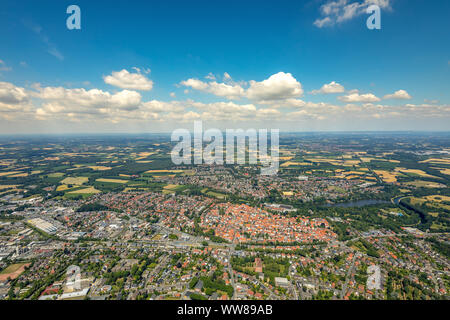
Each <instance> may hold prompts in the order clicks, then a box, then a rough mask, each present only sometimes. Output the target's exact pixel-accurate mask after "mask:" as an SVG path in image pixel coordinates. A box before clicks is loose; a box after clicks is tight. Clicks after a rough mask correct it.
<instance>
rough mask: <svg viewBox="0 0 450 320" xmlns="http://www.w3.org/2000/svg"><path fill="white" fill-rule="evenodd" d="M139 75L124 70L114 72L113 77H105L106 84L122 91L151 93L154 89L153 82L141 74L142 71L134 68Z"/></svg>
mask: <svg viewBox="0 0 450 320" xmlns="http://www.w3.org/2000/svg"><path fill="white" fill-rule="evenodd" d="M134 69H135V70H137V71H138V72H137V73H130V72H128V71H127V70H125V69H123V70H121V71H113V72H112V73H111V75H109V76H105V77H103V80H104V81H105V83H107V84H109V85H112V86H115V87H119V88H122V89H131V90H142V91H150V90H152V88H153V81H152V80H150V79H148V78H147V77H146V76H144V75H143V74H141V73H140V69H138V68H134Z"/></svg>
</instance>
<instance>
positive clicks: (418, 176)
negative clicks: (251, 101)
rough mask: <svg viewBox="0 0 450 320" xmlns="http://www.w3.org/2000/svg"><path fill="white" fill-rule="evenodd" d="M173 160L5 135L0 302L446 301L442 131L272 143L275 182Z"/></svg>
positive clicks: (155, 146)
mask: <svg viewBox="0 0 450 320" xmlns="http://www.w3.org/2000/svg"><path fill="white" fill-rule="evenodd" d="M172 148H173V143H171V142H170V139H169V136H164V135H147V136H133V135H126V136H100V135H97V136H67V137H58V138H57V137H39V138H31V137H29V138H25V137H23V138H2V140H1V142H0V151H1V152H0V165H1V168H0V176H1V178H0V183H1V184H0V189H1V194H0V201H1V206H0V210H1V215H0V221H1V224H0V237H1V245H0V259H1V261H0V268H1V270H2V271H1V272H0V295H1V297H2V298H3V299H41V300H42V299H50V300H52V299H154V300H157V299H193V300H196V299H197V300H204V299H209V300H211V299H212V300H217V299H259V300H261V299H290V300H292V299H295V300H297V299H303V300H307V299H346V300H348V299H401V300H403V299H405V300H406V299H448V291H449V289H450V278H449V252H450V251H449V231H450V224H449V213H450V191H449V188H448V185H449V182H450V172H449V170H450V156H449V154H450V136H449V135H448V134H431V133H430V134H404V133H390V134H382V133H373V134H370V133H368V134H337V133H336V134H310V135H308V134H295V133H292V134H282V135H281V137H280V171H279V173H278V175H276V176H262V175H260V174H259V170H260V168H259V167H260V166H258V165H255V166H250V165H223V166H218V165H195V166H194V165H192V166H187V165H181V166H175V165H173V164H172V162H171V158H170V152H171V150H172ZM70 266H77V267H78V268H79V269H77V274H78V277H77V278H76V279H75V278H74V277H75V276H74V275H73V274H68V272H67V270H68V268H69V267H70Z"/></svg>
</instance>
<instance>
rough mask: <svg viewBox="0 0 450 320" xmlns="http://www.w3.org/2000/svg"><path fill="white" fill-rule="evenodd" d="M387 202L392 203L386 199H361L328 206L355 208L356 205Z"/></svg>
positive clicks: (362, 205) (363, 205)
mask: <svg viewBox="0 0 450 320" xmlns="http://www.w3.org/2000/svg"><path fill="white" fill-rule="evenodd" d="M385 203H390V202H389V201H385V200H359V201H353V202H344V203H335V204H328V205H327V207H338V208H354V207H365V206H373V205H376V204H385Z"/></svg>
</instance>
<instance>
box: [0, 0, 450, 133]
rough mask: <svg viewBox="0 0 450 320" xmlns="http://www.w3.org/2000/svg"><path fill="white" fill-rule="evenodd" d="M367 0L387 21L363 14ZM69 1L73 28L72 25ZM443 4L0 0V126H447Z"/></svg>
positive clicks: (403, 0)
mask: <svg viewBox="0 0 450 320" xmlns="http://www.w3.org/2000/svg"><path fill="white" fill-rule="evenodd" d="M372 3H376V4H378V5H379V6H380V7H381V18H382V20H381V30H369V29H367V27H366V19H367V18H368V17H369V15H368V14H366V13H365V12H364V11H365V8H366V7H367V6H368V5H370V4H372ZM431 3H432V5H431ZM71 4H76V5H78V6H79V7H80V8H81V27H82V29H81V30H68V29H67V28H66V19H67V17H68V14H66V8H67V7H68V6H69V5H71ZM449 9H450V2H449V1H446V0H442V1H437V0H436V1H432V2H430V1H420V0H412V1H411V0H410V1H407V0H359V1H357V0H330V1H328V0H325V1H320V0H310V1H292V0H291V1H268V0H266V1H253V0H252V1H242V0H241V1H170V0H165V1H122V0H117V1H56V0H54V1H48V0H47V1H39V3H37V2H36V1H9V0H4V1H2V11H1V12H0V39H1V41H0V83H1V84H0V124H1V125H2V129H0V132H1V133H22V132H23V133H27V132H43V133H44V132H80V131H82V132H91V131H100V132H103V131H108V132H109V131H111V132H116V131H117V132H122V131H132V132H142V131H145V132H147V131H170V130H173V129H174V128H178V127H188V128H189V127H190V126H191V125H192V121H194V120H200V119H202V120H204V121H205V122H206V123H207V125H209V126H214V127H221V128H222V127H223V128H225V127H230V126H236V127H243V128H245V127H274V126H275V127H278V128H280V129H281V130H285V131H289V130H296V131H311V130H318V131H328V130H344V131H347V130H366V129H367V130H449V129H450V126H449V125H448V123H450V122H449V121H448V120H449V117H450V115H449V111H450V109H449V102H450V90H449V83H450V81H449V80H450V79H449V78H450V77H449V76H450V50H449V46H450V41H449V40H450V39H449V34H450V33H449V31H450V22H449V20H448V19H447V18H448V14H449V12H450V10H449ZM333 10H334V11H333ZM322 19H327V20H326V21H328V23H327V24H325V25H320V23H318V21H321V20H322ZM150 70H151V72H148V71H150ZM122 71H124V72H122ZM114 72H115V73H114ZM225 73H226V74H227V76H224V75H225ZM208 75H209V76H208ZM228 75H229V76H228ZM108 76H109V79H110V80H106V79H108ZM272 76H273V77H272ZM271 77H272V78H271ZM189 80H192V81H189ZM264 80H266V81H267V82H264ZM133 81H137V82H138V83H140V84H147V86H145V85H144V87H142V86H140V85H139V84H136V83H133ZM252 83H253V84H252ZM149 84H151V85H149ZM326 84H328V85H329V86H328V87H326V88H324V89H322V90H320V89H321V88H322V86H324V85H326ZM330 84H331V85H330ZM327 88H328V90H327ZM330 88H334V91H333V90H332V89H330ZM314 90H315V91H314ZM356 90H357V91H356ZM330 91H331V92H334V93H330ZM230 92H233V93H232V94H230ZM267 92H269V93H270V94H267ZM394 93H396V94H394ZM80 105H81V107H80ZM93 124H95V129H93V126H92V125H93Z"/></svg>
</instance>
